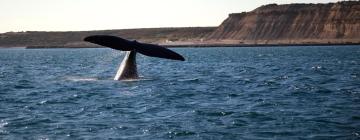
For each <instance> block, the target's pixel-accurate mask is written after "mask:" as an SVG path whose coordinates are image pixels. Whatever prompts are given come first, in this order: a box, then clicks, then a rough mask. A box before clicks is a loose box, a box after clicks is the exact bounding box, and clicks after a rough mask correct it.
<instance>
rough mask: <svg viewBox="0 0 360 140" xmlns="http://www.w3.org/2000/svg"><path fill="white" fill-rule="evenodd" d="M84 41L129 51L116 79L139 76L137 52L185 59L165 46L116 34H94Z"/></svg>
mask: <svg viewBox="0 0 360 140" xmlns="http://www.w3.org/2000/svg"><path fill="white" fill-rule="evenodd" d="M84 41H87V42H91V43H94V44H98V45H101V46H105V47H109V48H112V49H115V50H120V51H127V53H126V55H125V57H124V60H123V61H122V62H121V64H120V67H119V70H118V71H117V73H116V76H115V78H114V80H128V79H137V78H138V74H137V66H136V53H137V52H138V53H141V54H143V55H146V56H151V57H159V58H166V59H172V60H180V61H185V59H184V57H182V56H181V55H180V54H178V53H176V52H174V51H172V50H170V49H167V48H165V47H161V46H159V45H154V44H147V43H140V42H137V41H129V40H126V39H122V38H120V37H116V36H110V35H92V36H88V37H86V38H84Z"/></svg>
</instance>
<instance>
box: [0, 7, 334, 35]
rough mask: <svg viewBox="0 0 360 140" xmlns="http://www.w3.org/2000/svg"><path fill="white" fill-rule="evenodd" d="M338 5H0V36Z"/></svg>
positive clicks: (208, 21)
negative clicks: (263, 9) (261, 9)
mask: <svg viewBox="0 0 360 140" xmlns="http://www.w3.org/2000/svg"><path fill="white" fill-rule="evenodd" d="M337 1H338V0H273V1H269V0H0V33H2V32H8V31H79V30H104V29H126V28H150V27H198V26H217V25H219V24H220V23H221V22H222V21H223V20H224V19H225V18H226V17H227V16H228V14H229V13H238V12H244V11H251V10H253V9H255V8H257V7H259V6H261V5H265V4H269V3H277V4H287V3H328V2H337Z"/></svg>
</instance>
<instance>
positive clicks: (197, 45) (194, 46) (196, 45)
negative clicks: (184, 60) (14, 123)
mask: <svg viewBox="0 0 360 140" xmlns="http://www.w3.org/2000/svg"><path fill="white" fill-rule="evenodd" d="M344 45H345V46H357V45H360V43H332V44H329V43H306V44H177V45H173V44H160V46H163V47H166V48H211V47H296V46H344ZM0 48H19V47H0ZM21 48H26V49H61V48H70V49H71V48H74V49H79V48H106V47H103V46H98V45H93V46H51V45H49V46H45V45H41V46H40V45H39V46H26V47H21Z"/></svg>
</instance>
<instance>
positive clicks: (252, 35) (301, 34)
mask: <svg viewBox="0 0 360 140" xmlns="http://www.w3.org/2000/svg"><path fill="white" fill-rule="evenodd" d="M94 34H105V35H116V36H121V37H124V38H127V39H136V40H140V41H144V42H149V43H159V44H170V45H179V44H190V45H191V44H327V43H329V44H359V43H360V1H347V2H338V3H329V4H287V5H276V4H270V5H265V6H261V7H259V8H257V9H255V10H253V11H250V12H243V13H234V14H230V15H229V17H228V18H227V19H226V20H225V21H224V22H223V23H222V24H221V25H220V26H219V27H187V28H144V29H122V30H102V31H77V32H36V31H28V32H8V33H4V34H0V47H16V46H23V47H25V46H53V47H59V46H60V47H91V45H92V44H88V43H86V42H83V41H82V39H83V38H84V37H86V36H88V35H94Z"/></svg>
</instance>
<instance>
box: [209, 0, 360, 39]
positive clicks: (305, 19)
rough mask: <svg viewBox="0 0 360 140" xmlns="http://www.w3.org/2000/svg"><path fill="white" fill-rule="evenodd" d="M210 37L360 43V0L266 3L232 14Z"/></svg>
mask: <svg viewBox="0 0 360 140" xmlns="http://www.w3.org/2000/svg"><path fill="white" fill-rule="evenodd" d="M207 39H208V40H218V41H219V40H233V41H234V40H235V41H238V42H239V43H290V44H292V43H306V42H308V43H344V42H353V43H359V42H360V2H359V1H348V2H338V3H330V4H288V5H276V4H271V5H266V6H262V7H259V8H257V9H255V10H253V11H251V12H244V13H236V14H230V15H229V17H228V18H227V19H226V20H225V21H224V22H223V23H222V24H221V25H220V26H219V27H218V28H217V29H216V30H215V31H214V32H213V33H211V34H210V35H209V36H208V38H207ZM233 43H234V42H233ZM235 43H236V42H235Z"/></svg>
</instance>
